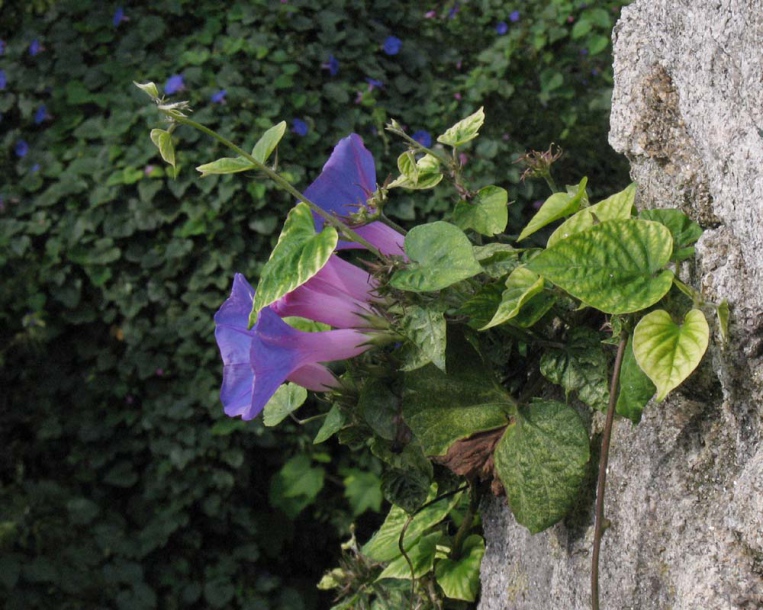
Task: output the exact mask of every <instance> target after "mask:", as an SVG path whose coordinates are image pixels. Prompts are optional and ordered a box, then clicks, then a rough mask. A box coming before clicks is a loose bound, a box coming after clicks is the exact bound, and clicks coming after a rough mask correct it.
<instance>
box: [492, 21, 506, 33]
mask: <svg viewBox="0 0 763 610" xmlns="http://www.w3.org/2000/svg"><path fill="white" fill-rule="evenodd" d="M495 31H496V32H498V35H499V36H503V35H504V34H505V33H506V32H508V31H509V24H508V23H506V22H505V21H499V22H498V23H496V24H495Z"/></svg>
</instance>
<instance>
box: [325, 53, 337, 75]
mask: <svg viewBox="0 0 763 610" xmlns="http://www.w3.org/2000/svg"><path fill="white" fill-rule="evenodd" d="M321 68H323V69H324V70H328V71H329V74H331V76H336V75H337V74H339V60H338V59H337V58H336V57H334V56H333V55H329V58H328V61H326V62H325V63H322V64H321Z"/></svg>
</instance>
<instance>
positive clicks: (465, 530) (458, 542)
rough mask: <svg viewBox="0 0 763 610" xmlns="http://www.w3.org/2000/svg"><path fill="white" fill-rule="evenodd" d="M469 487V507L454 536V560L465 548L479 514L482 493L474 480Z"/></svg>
mask: <svg viewBox="0 0 763 610" xmlns="http://www.w3.org/2000/svg"><path fill="white" fill-rule="evenodd" d="M470 485H471V488H470V489H469V507H468V508H467V509H466V514H465V515H464V519H463V521H461V527H459V528H458V531H457V532H456V535H455V537H454V538H453V548H452V549H451V550H450V558H451V559H452V560H454V561H456V560H458V559H459V558H460V557H461V551H462V550H463V546H464V540H466V536H467V535H468V534H469V530H470V529H471V528H472V523H473V522H474V515H476V514H477V507H478V506H479V502H480V495H479V491H478V489H477V485H475V484H474V483H473V482H472V483H470Z"/></svg>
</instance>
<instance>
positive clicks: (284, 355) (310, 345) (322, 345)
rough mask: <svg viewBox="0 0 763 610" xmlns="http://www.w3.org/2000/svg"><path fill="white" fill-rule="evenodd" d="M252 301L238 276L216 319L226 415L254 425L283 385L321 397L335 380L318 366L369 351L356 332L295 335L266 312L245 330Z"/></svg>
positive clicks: (249, 289)
mask: <svg viewBox="0 0 763 610" xmlns="http://www.w3.org/2000/svg"><path fill="white" fill-rule="evenodd" d="M253 299H254V289H253V288H252V286H251V285H250V284H249V283H248V282H247V281H246V279H245V278H244V276H243V275H241V274H236V276H235V278H234V281H233V290H232V292H231V296H230V298H229V299H228V300H227V301H225V303H224V304H223V306H222V307H221V308H220V310H219V311H218V312H217V314H216V315H215V324H216V329H215V338H216V339H217V344H218V347H219V348H220V354H221V356H222V359H223V365H224V366H223V385H222V390H221V391H220V399H221V400H222V403H223V407H224V409H225V413H226V414H227V415H230V416H232V417H235V416H239V415H240V416H241V417H242V418H243V419H245V420H249V419H253V418H254V417H256V416H257V415H258V414H259V413H260V412H261V411H262V409H263V408H264V407H265V404H267V402H268V400H270V398H271V397H272V396H273V394H274V393H275V391H276V390H277V389H278V387H279V386H280V385H281V384H282V383H284V382H285V381H293V382H294V383H297V384H299V385H301V386H303V387H305V388H307V389H308V390H314V391H319V392H320V391H326V390H327V389H330V388H332V387H336V386H337V385H338V381H337V379H336V377H334V375H333V374H332V373H331V371H329V369H328V368H326V367H325V366H324V365H323V364H321V363H323V362H331V361H333V360H344V359H346V358H352V357H354V356H357V355H359V354H361V353H363V352H364V351H366V350H367V349H369V347H370V345H369V344H368V338H367V337H366V335H365V334H363V333H362V332H360V331H358V330H354V329H339V330H329V331H324V332H317V333H306V332H302V331H298V330H296V329H294V328H292V327H291V326H289V325H288V324H286V323H285V322H284V321H283V320H281V318H280V317H278V314H277V313H276V312H275V311H273V310H271V309H270V308H267V307H266V308H265V309H263V310H262V311H260V314H259V317H258V320H257V324H255V326H254V328H252V329H251V330H249V329H247V325H248V320H249V312H250V311H251V308H252V301H253Z"/></svg>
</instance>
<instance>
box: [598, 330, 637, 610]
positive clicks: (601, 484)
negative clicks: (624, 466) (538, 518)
mask: <svg viewBox="0 0 763 610" xmlns="http://www.w3.org/2000/svg"><path fill="white" fill-rule="evenodd" d="M627 344H628V334H627V333H626V332H624V331H623V332H622V333H620V344H619V345H618V347H617V356H616V357H615V366H614V370H613V371H612V383H611V385H610V387H609V404H608V405H607V418H606V421H605V422H604V432H603V434H602V438H601V455H600V456H599V480H598V482H597V484H596V513H595V517H594V526H593V554H592V556H591V610H599V554H600V552H601V537H602V534H603V533H604V489H605V487H606V484H607V462H608V460H609V442H610V439H611V438H612V422H613V421H614V419H615V405H616V404H617V389H618V386H619V384H620V368H621V366H622V363H623V356H624V355H625V346H626V345H627Z"/></svg>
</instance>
